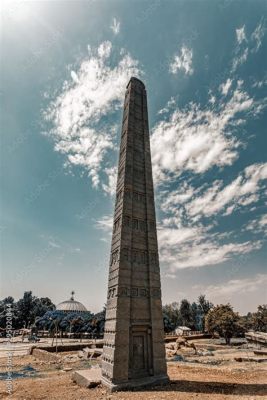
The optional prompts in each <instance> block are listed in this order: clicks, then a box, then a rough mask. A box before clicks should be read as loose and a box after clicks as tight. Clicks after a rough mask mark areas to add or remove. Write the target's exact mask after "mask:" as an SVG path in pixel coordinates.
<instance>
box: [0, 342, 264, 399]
mask: <svg viewBox="0 0 267 400" xmlns="http://www.w3.org/2000/svg"><path fill="white" fill-rule="evenodd" d="M205 351H206V350H205ZM253 354H254V353H253V351H249V350H247V349H243V348H238V349H237V348H232V347H226V346H217V347H216V350H215V349H214V350H213V351H212V352H210V351H209V353H208V354H206V353H204V354H203V355H201V356H200V355H195V354H194V352H193V351H192V350H191V349H183V350H181V352H180V355H181V357H182V361H172V362H168V375H169V378H170V383H169V384H167V385H164V386H155V387H153V388H149V389H145V390H144V389H142V390H138V391H134V392H119V393H112V394H111V393H109V392H107V391H106V389H105V388H103V387H101V386H100V387H98V388H95V389H84V388H81V387H79V386H77V385H76V384H75V383H74V382H73V381H72V379H71V376H72V372H73V371H74V370H77V369H85V368H88V367H89V366H90V363H91V362H90V360H84V361H83V360H77V361H76V362H75V361H74V360H72V359H68V358H66V355H71V353H64V354H62V355H61V356H62V362H61V363H59V364H57V363H53V362H52V363H51V362H50V363H47V362H43V361H42V362H41V361H40V360H38V359H36V358H35V357H33V356H18V357H14V360H13V361H14V362H13V371H14V376H16V372H18V374H19V373H22V375H21V376H16V379H14V385H13V394H12V395H8V394H7V392H6V382H5V381H4V380H3V373H4V372H5V369H6V367H5V363H4V360H1V363H0V376H1V374H2V380H0V398H3V399H10V400H46V399H47V400H48V399H49V400H85V399H90V400H102V399H103V400H104V399H106V400H139V399H140V400H141V399H145V400H152V399H153V400H165V399H166V400H173V399H177V400H189V399H198V400H222V399H225V400H234V399H235V400H241V399H242V400H246V399H250V400H256V399H261V400H263V399H267V384H266V382H267V379H266V377H267V363H266V362H261V363H256V362H237V361H235V360H234V357H236V356H237V355H238V356H239V357H240V356H243V355H245V356H251V355H253ZM72 355H73V354H72ZM94 363H96V362H94ZM64 369H67V371H64Z"/></svg>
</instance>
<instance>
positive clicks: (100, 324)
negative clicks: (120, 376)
mask: <svg viewBox="0 0 267 400" xmlns="http://www.w3.org/2000/svg"><path fill="white" fill-rule="evenodd" d="M7 304H10V305H11V309H12V326H13V329H14V330H18V329H21V328H30V327H32V326H35V327H36V328H37V329H39V330H41V329H43V330H48V331H53V330H55V329H58V330H60V331H62V332H72V333H74V334H75V333H77V334H78V333H91V334H92V335H95V336H99V335H101V334H103V331H104V323H105V308H104V309H103V310H102V311H101V312H99V313H96V314H93V313H91V312H90V311H88V312H86V313H82V314H81V313H75V312H71V313H64V312H63V311H58V310H56V307H55V305H54V304H53V302H52V301H51V300H50V299H49V298H48V297H41V298H39V297H37V296H33V294H32V292H31V291H28V292H25V293H24V295H23V297H22V298H21V299H19V300H18V301H17V302H16V301H15V300H14V298H13V297H6V298H5V299H3V300H1V301H0V330H1V331H2V332H3V331H4V330H5V326H6V308H7ZM163 323H164V330H165V332H166V333H170V332H173V331H174V330H175V328H177V327H178V326H187V327H188V328H190V329H192V330H195V331H201V332H208V333H211V334H213V335H214V334H218V335H220V336H221V337H224V338H225V341H226V343H230V339H231V337H233V336H242V335H244V332H246V331H248V330H255V331H261V332H267V305H260V306H258V310H257V311H256V312H255V313H248V314H247V315H245V316H240V315H239V314H238V313H236V312H235V311H234V310H233V307H232V306H231V305H230V304H221V305H217V306H214V305H213V304H212V303H211V302H210V301H209V300H207V299H206V296H205V295H200V296H199V297H198V299H197V301H196V302H192V303H190V302H189V301H188V300H187V299H183V300H182V301H181V302H180V303H177V302H174V303H171V304H166V305H165V306H163Z"/></svg>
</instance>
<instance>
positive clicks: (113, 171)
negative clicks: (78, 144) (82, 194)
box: [102, 167, 118, 196]
mask: <svg viewBox="0 0 267 400" xmlns="http://www.w3.org/2000/svg"><path fill="white" fill-rule="evenodd" d="M117 171H118V168H117V167H110V168H105V169H104V172H105V174H106V175H107V178H108V183H107V184H105V183H103V184H102V188H103V190H104V192H106V193H108V194H110V195H111V196H113V195H114V194H115V193H116V183H117Z"/></svg>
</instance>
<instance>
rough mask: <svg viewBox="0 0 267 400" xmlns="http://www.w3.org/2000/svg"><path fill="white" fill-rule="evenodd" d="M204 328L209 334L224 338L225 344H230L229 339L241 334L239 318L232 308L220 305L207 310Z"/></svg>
mask: <svg viewBox="0 0 267 400" xmlns="http://www.w3.org/2000/svg"><path fill="white" fill-rule="evenodd" d="M205 328H206V330H207V331H208V332H209V333H211V334H215V333H218V334H219V335H220V336H221V337H224V339H225V342H226V344H228V345H229V344H230V341H231V338H232V337H233V336H235V335H238V334H240V332H242V326H241V324H240V317H239V315H238V313H235V312H234V311H233V308H232V306H231V305H230V304H229V303H228V304H226V305H224V304H220V305H218V306H216V307H214V308H213V309H211V310H209V312H208V313H207V315H206V317H205Z"/></svg>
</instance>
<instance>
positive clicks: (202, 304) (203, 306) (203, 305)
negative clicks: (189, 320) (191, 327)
mask: <svg viewBox="0 0 267 400" xmlns="http://www.w3.org/2000/svg"><path fill="white" fill-rule="evenodd" d="M197 300H198V312H199V313H198V318H199V319H198V323H199V325H198V327H199V329H200V330H201V331H204V326H205V316H206V315H207V314H208V312H209V310H211V309H212V308H213V304H212V303H211V302H210V301H208V300H206V296H205V295H204V294H201V295H199V296H198V299H197Z"/></svg>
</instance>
